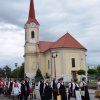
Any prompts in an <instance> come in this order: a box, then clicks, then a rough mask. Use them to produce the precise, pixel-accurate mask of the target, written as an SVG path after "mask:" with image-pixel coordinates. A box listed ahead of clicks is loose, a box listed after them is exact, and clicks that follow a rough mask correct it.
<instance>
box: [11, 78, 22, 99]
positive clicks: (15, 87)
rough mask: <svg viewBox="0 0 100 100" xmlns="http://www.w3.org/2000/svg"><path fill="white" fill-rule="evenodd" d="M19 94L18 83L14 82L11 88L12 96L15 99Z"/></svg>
mask: <svg viewBox="0 0 100 100" xmlns="http://www.w3.org/2000/svg"><path fill="white" fill-rule="evenodd" d="M19 92H20V91H19V87H18V82H17V81H16V80H15V81H14V83H13V87H12V96H14V97H17V96H18V95H19Z"/></svg>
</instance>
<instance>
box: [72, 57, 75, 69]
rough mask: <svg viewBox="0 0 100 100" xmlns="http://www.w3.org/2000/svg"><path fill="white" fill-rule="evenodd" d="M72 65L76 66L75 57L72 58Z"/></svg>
mask: <svg viewBox="0 0 100 100" xmlns="http://www.w3.org/2000/svg"><path fill="white" fill-rule="evenodd" d="M72 67H75V58H72Z"/></svg>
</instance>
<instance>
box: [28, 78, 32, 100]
mask: <svg viewBox="0 0 100 100" xmlns="http://www.w3.org/2000/svg"><path fill="white" fill-rule="evenodd" d="M29 94H30V99H33V85H32V80H30V81H29Z"/></svg>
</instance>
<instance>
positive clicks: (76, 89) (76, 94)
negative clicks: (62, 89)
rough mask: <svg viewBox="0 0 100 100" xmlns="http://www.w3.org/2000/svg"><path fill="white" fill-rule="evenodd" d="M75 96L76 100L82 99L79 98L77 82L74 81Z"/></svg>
mask: <svg viewBox="0 0 100 100" xmlns="http://www.w3.org/2000/svg"><path fill="white" fill-rule="evenodd" d="M74 90H75V97H76V100H82V98H81V93H80V91H79V85H78V84H77V83H75V89H74Z"/></svg>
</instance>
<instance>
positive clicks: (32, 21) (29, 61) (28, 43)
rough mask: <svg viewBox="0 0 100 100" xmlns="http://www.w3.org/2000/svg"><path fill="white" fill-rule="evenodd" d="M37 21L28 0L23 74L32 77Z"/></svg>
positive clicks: (35, 62) (34, 64)
mask: <svg viewBox="0 0 100 100" xmlns="http://www.w3.org/2000/svg"><path fill="white" fill-rule="evenodd" d="M38 42H39V23H38V21H37V19H36V17H35V9H34V2H33V0H30V9H29V16H28V21H27V22H26V24H25V46H24V61H25V75H26V76H28V77H30V78H33V77H34V76H35V73H36V67H37V52H38Z"/></svg>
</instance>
